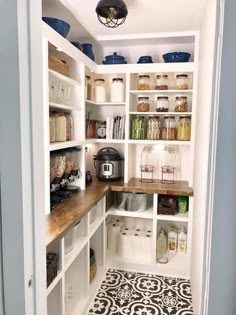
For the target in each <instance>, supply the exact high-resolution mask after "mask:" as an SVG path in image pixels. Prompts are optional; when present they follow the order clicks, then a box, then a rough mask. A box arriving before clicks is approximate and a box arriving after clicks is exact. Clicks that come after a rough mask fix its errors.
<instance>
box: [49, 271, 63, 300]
mask: <svg viewBox="0 0 236 315" xmlns="http://www.w3.org/2000/svg"><path fill="white" fill-rule="evenodd" d="M61 278H62V271H61V270H59V272H58V274H57V276H56V278H55V279H54V280H53V281H52V283H51V284H50V285H49V286H48V288H47V296H48V295H49V294H50V293H51V292H52V290H53V289H54V288H55V287H56V285H57V284H58V283H59V281H60V280H61Z"/></svg>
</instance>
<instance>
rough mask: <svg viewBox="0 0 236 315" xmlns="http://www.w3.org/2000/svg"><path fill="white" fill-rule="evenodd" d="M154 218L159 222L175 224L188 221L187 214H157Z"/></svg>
mask: <svg viewBox="0 0 236 315" xmlns="http://www.w3.org/2000/svg"><path fill="white" fill-rule="evenodd" d="M156 218H157V220H160V221H176V222H188V221H189V216H188V212H187V213H178V214H176V215H163V214H158V215H157V216H156Z"/></svg>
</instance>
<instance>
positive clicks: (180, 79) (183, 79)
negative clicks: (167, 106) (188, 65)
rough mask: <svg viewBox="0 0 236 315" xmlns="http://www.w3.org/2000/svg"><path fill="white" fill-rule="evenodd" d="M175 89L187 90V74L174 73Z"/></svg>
mask: <svg viewBox="0 0 236 315" xmlns="http://www.w3.org/2000/svg"><path fill="white" fill-rule="evenodd" d="M176 89H177V90H188V75H187V74H177V75H176Z"/></svg>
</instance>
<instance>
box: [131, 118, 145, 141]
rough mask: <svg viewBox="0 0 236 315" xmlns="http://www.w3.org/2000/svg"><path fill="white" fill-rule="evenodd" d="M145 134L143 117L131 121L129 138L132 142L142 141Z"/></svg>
mask: <svg viewBox="0 0 236 315" xmlns="http://www.w3.org/2000/svg"><path fill="white" fill-rule="evenodd" d="M144 133H145V123H144V117H143V116H137V118H134V119H133V121H132V130H131V138H132V139H134V140H143V139H144Z"/></svg>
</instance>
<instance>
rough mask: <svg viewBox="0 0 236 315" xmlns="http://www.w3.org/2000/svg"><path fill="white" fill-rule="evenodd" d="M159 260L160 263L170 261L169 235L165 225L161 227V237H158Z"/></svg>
mask: <svg viewBox="0 0 236 315" xmlns="http://www.w3.org/2000/svg"><path fill="white" fill-rule="evenodd" d="M157 261H158V262H159V263H160V264H166V263H167V262H168V252H167V236H166V234H165V230H164V228H163V227H162V228H160V233H159V237H158V239H157Z"/></svg>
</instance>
